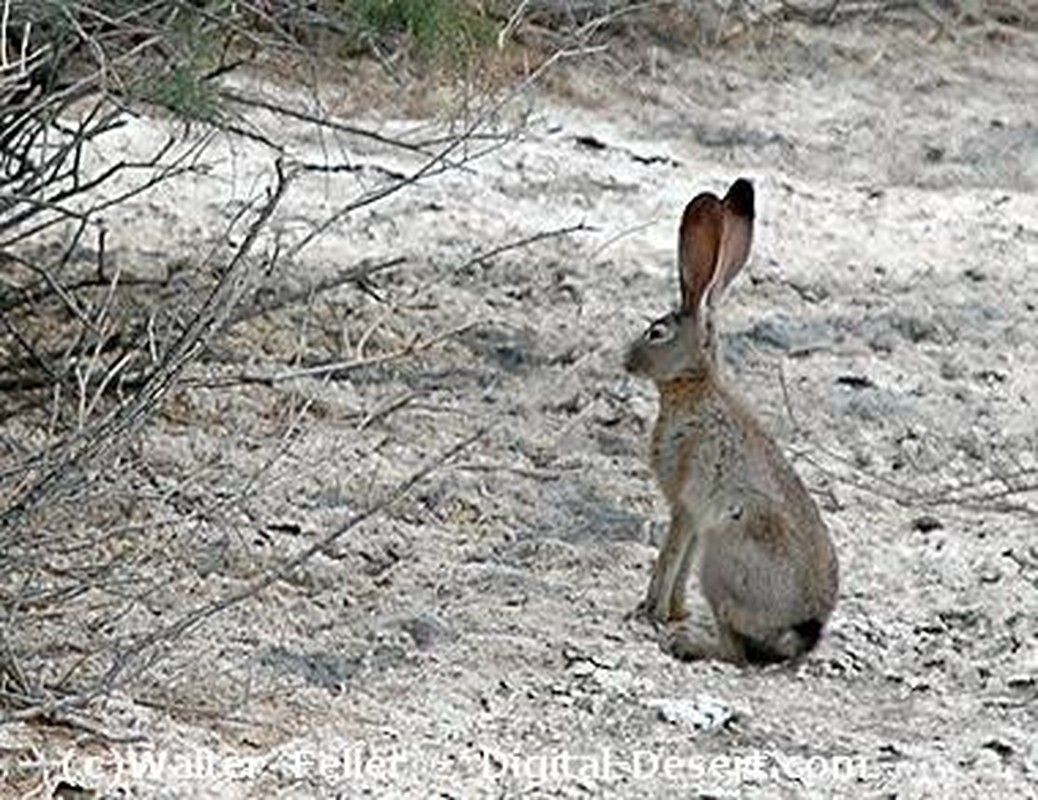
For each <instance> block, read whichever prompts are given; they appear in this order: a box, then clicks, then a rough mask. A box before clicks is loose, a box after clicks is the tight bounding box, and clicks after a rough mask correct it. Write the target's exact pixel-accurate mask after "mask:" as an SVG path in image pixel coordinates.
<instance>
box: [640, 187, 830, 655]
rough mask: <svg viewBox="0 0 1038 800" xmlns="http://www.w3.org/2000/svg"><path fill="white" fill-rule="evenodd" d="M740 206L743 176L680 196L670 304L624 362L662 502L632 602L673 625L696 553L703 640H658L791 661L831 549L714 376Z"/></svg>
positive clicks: (811, 631) (822, 600)
mask: <svg viewBox="0 0 1038 800" xmlns="http://www.w3.org/2000/svg"><path fill="white" fill-rule="evenodd" d="M753 213H754V211H753V189H752V186H750V184H749V183H748V182H747V181H737V182H736V183H735V184H733V185H732V188H731V189H730V190H729V192H728V196H727V197H726V198H725V200H724V201H723V202H722V201H720V200H719V199H718V198H716V197H715V196H713V195H710V194H706V193H704V194H702V195H699V196H698V197H696V198H695V199H694V200H693V201H692V202H691V203H690V204H689V206H688V207H687V208H686V211H685V214H684V216H683V218H682V225H681V231H680V239H679V270H680V275H681V300H682V307H681V310H680V311H678V312H675V313H673V314H670V315H668V316H667V317H664V318H662V319H660V320H657V321H656V322H655V323H653V325H652V326H650V328H649V329H648V330H647V331H646V333H645V334H644V335H643V336H642V337H641V338H640V339H638V340H637V341H636V342H634V343H633V344H632V345H631V347H630V348H629V349H628V353H627V357H626V366H627V369H628V370H629V371H631V372H632V373H635V374H639V375H643V376H646V377H649V378H651V379H652V380H653V381H654V382H655V383H656V386H657V389H658V390H659V413H658V416H657V418H656V424H655V427H654V429H653V434H652V445H651V462H652V467H653V471H654V472H655V475H656V480H657V483H658V484H659V486H660V489H661V491H662V492H663V495H664V497H665V498H666V500H667V503H668V505H669V506H670V510H671V522H670V527H669V529H668V532H667V537H666V540H665V542H664V544H663V547H662V548H661V549H660V553H659V556H658V557H657V560H656V564H655V567H654V569H653V575H652V580H651V581H650V584H649V589H648V592H647V594H646V598H645V601H644V602H643V604H642V609H643V611H644V612H645V613H646V614H647V615H648V616H649V617H650V618H651V619H653V620H655V621H657V622H661V623H680V621H681V620H682V619H683V618H684V617H685V616H686V615H687V611H686V608H685V588H686V583H687V579H688V575H689V572H690V571H691V569H692V568H693V566H694V564H695V562H696V560H697V559H698V561H699V582H700V587H701V589H702V591H703V594H704V596H705V597H706V599H707V602H708V603H709V604H710V607H711V609H712V611H713V613H714V619H715V621H716V623H717V628H718V636H717V640H716V642H699V641H696V640H695V638H694V637H692V636H691V635H690V634H689V633H688V631H687V630H685V629H684V628H683V627H681V626H679V627H677V628H675V629H674V630H673V631H672V632H671V633H672V635H671V642H670V646H671V650H672V652H673V653H674V654H675V655H676V656H678V657H681V658H712V657H717V658H724V659H728V660H731V661H735V662H738V663H745V662H747V661H750V662H768V661H778V660H783V659H786V658H794V657H796V656H799V655H801V654H803V653H804V652H806V651H807V650H809V649H811V648H812V647H813V646H814V645H815V643H816V642H817V641H818V638H819V636H820V635H821V631H822V629H823V627H824V625H825V623H826V622H827V621H828V619H829V616H830V614H831V613H832V609H833V606H834V605H835V603H836V595H837V584H838V567H837V561H836V553H835V550H834V548H833V545H832V541H831V539H830V537H829V533H828V531H827V529H826V527H825V524H824V522H823V521H822V518H821V515H820V514H819V512H818V508H817V506H816V505H815V503H814V501H813V500H812V499H811V496H810V495H809V494H808V492H807V490H806V488H805V487H804V485H803V483H801V481H800V478H799V477H798V476H797V474H796V472H795V471H794V470H793V468H792V467H791V466H790V464H789V462H788V461H786V459H785V458H784V456H783V455H782V452H781V451H780V450H779V448H778V446H777V445H776V444H775V442H774V440H773V439H772V438H771V437H770V436H768V434H767V433H766V432H765V431H764V429H763V428H762V427H761V426H760V424H759V423H758V422H757V420H756V418H755V417H754V416H753V415H752V414H751V413H750V411H749V410H748V409H747V408H746V407H745V406H744V405H743V404H742V403H741V402H740V401H739V400H738V399H737V398H736V397H735V396H734V395H733V394H732V393H731V392H730V391H729V390H728V389H727V388H726V387H725V386H724V384H723V383H722V381H721V378H720V376H719V374H718V371H717V366H716V357H715V355H714V341H713V320H712V313H713V302H714V301H716V299H717V298H718V297H719V296H720V295H721V293H722V292H723V290H724V288H725V287H726V286H727V285H728V283H730V282H731V280H732V279H733V278H734V277H735V275H736V274H737V273H738V271H739V270H740V269H741V268H742V266H743V264H744V263H745V260H746V258H747V256H748V254H749V246H750V240H751V236H752V224H753ZM708 297H709V302H706V298H708Z"/></svg>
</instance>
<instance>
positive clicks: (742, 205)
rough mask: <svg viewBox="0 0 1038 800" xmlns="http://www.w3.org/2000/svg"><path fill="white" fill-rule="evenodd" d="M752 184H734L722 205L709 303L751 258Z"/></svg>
mask: <svg viewBox="0 0 1038 800" xmlns="http://www.w3.org/2000/svg"><path fill="white" fill-rule="evenodd" d="M753 201H754V198H753V184H752V183H750V182H749V181H748V180H746V179H745V178H739V179H738V180H736V181H735V183H733V184H732V185H731V186H730V187H729V189H728V194H726V195H725V196H724V200H723V201H722V203H721V206H722V224H721V246H720V248H719V252H718V255H717V272H716V274H715V276H714V280H713V282H712V283H711V285H710V296H709V301H710V304H711V305H713V304H714V303H716V302H717V301H718V300H719V299H720V297H721V295H722V294H723V293H724V290H725V289H727V288H728V285H729V284H730V283H731V282H732V280H733V279H734V278H735V276H736V275H738V274H739V270H741V269H742V268H743V266H744V265H745V264H746V260H747V259H748V258H749V257H750V245H751V243H752V242H753V216H754V208H753V205H754V202H753Z"/></svg>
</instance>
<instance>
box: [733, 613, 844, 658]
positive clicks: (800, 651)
mask: <svg viewBox="0 0 1038 800" xmlns="http://www.w3.org/2000/svg"><path fill="white" fill-rule="evenodd" d="M824 627H825V623H824V622H822V620H819V619H816V618H812V619H808V620H804V621H803V622H798V623H797V624H796V625H792V626H790V627H789V628H786V629H785V630H783V631H781V632H780V633H779V634H778V635H776V636H775V637H774V638H771V639H769V640H768V641H760V640H758V639H750V638H745V639H743V649H744V651H745V653H746V660H747V661H748V662H749V663H751V664H776V663H778V662H780V661H788V660H789V659H791V658H797V657H798V656H802V655H804V653H807V652H809V651H810V650H812V649H813V648H814V647H815V645H817V644H818V640H819V639H821V638H822V629H823V628H824Z"/></svg>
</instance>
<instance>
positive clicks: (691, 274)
mask: <svg viewBox="0 0 1038 800" xmlns="http://www.w3.org/2000/svg"><path fill="white" fill-rule="evenodd" d="M723 230H724V209H723V208H722V206H721V201H720V200H719V199H718V198H717V195H715V194H713V193H711V192H703V193H702V194H698V195H696V196H695V197H694V198H693V199H692V202H690V203H689V204H688V205H687V206H685V213H684V214H683V215H682V217H681V232H680V234H679V238H678V275H679V276H680V279H681V307H682V308H683V309H685V310H686V311H694V312H697V313H698V311H699V306H700V304H701V303H702V300H703V296H704V295H705V294H706V292H707V290H708V289H709V288H710V285H711V284H712V283H713V281H714V278H715V273H716V272H717V265H718V256H719V255H720V253H721V237H722V233H723Z"/></svg>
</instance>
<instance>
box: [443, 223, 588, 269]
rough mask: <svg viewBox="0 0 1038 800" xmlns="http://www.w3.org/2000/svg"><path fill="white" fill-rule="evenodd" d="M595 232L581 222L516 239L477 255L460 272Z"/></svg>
mask: <svg viewBox="0 0 1038 800" xmlns="http://www.w3.org/2000/svg"><path fill="white" fill-rule="evenodd" d="M594 230H595V228H593V227H592V226H590V225H585V224H584V223H583V222H580V223H578V224H576V225H567V226H566V227H564V228H556V229H555V230H551V231H541V232H540V233H535V234H533V235H532V236H526V237H524V238H522V239H516V240H515V241H514V242H508V243H507V244H503V245H501V246H500V247H494V248H492V249H490V250H487V251H486V252H483V253H477V254H476V255H474V256H473V257H472V258H470V259H469V260H468V261H466V262H465V263H464V264H462V265H461V266H460V267H458V271H460V272H464V271H465V270H467V269H468V268H469V267H471V266H473V265H474V264H478V263H479V262H480V261H487V260H489V259H491V258H493V257H494V256H499V255H501V254H502V253H507V252H508V251H509V250H519V249H520V248H523V247H529V246H530V245H531V244H536V243H537V242H542V241H544V240H545V239H555V238H557V237H560V236H566V235H567V234H570V233H578V232H592V231H594Z"/></svg>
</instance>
